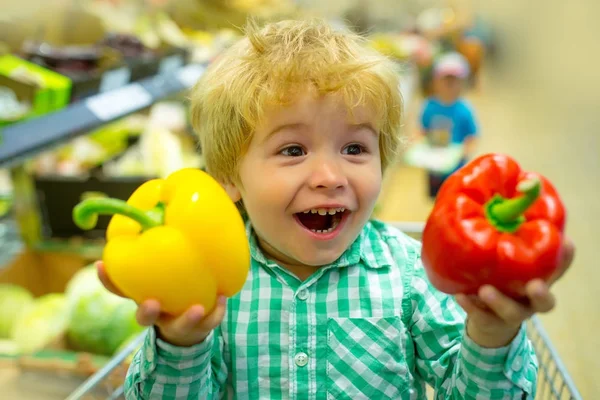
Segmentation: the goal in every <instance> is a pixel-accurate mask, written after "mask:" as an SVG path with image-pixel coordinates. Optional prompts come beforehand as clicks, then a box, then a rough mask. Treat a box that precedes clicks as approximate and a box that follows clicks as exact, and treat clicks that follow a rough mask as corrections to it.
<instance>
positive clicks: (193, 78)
mask: <svg viewBox="0 0 600 400" xmlns="http://www.w3.org/2000/svg"><path fill="white" fill-rule="evenodd" d="M205 70H206V68H205V67H204V66H203V65H200V64H190V65H187V66H186V67H184V68H182V69H180V70H179V73H178V74H177V79H179V82H181V83H182V84H183V86H185V87H186V88H191V87H192V86H194V85H195V84H196V82H198V79H200V77H201V76H202V74H203V73H204V71H205Z"/></svg>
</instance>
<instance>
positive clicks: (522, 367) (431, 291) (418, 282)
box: [411, 260, 538, 400]
mask: <svg viewBox="0 0 600 400" xmlns="http://www.w3.org/2000/svg"><path fill="white" fill-rule="evenodd" d="M411 282H412V283H411V290H412V295H411V301H412V306H413V317H412V321H411V323H412V326H411V335H412V337H413V342H414V345H415V355H416V370H417V373H418V374H419V375H420V376H421V377H422V378H423V379H424V380H425V381H426V382H427V383H429V384H430V385H431V386H432V387H433V388H434V389H435V392H436V397H435V398H436V399H457V398H460V399H464V398H468V399H471V398H477V399H479V398H482V399H483V398H485V399H519V400H520V399H525V398H526V399H533V398H534V397H535V390H536V380H537V371H538V364H537V359H536V356H535V352H534V350H533V346H532V345H531V342H530V341H529V339H528V338H527V335H526V331H525V325H523V326H522V328H521V329H520V331H519V333H518V334H517V336H516V337H515V339H513V341H512V342H511V343H510V344H509V345H508V346H506V347H502V348H496V349H489V348H483V347H481V346H479V345H478V344H477V343H475V342H474V341H473V340H471V338H470V337H469V336H468V335H467V334H466V333H464V332H465V329H464V328H465V313H464V311H463V310H462V308H460V306H459V305H458V304H457V303H456V302H455V300H454V298H453V297H451V296H448V295H446V294H444V293H441V292H439V291H437V290H436V289H435V288H434V287H432V286H431V284H430V283H429V280H428V279H427V277H426V274H425V271H424V269H423V267H422V264H421V262H420V260H418V262H417V264H416V265H415V268H414V270H413V277H412V279H411Z"/></svg>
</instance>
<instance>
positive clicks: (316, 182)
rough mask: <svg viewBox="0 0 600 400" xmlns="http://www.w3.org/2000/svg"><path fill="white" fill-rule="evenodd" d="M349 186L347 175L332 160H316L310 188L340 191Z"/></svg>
mask: <svg viewBox="0 0 600 400" xmlns="http://www.w3.org/2000/svg"><path fill="white" fill-rule="evenodd" d="M346 185H348V179H347V177H346V174H345V173H344V171H343V170H342V167H341V166H340V165H339V163H338V162H337V161H336V160H335V159H332V158H328V159H325V158H319V159H318V160H314V164H313V167H312V174H311V177H310V186H311V188H312V189H338V188H343V187H345V186H346Z"/></svg>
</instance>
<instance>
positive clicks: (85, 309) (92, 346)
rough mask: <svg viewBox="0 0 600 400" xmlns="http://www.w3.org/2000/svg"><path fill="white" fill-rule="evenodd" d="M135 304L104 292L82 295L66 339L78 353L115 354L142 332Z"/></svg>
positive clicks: (73, 314) (98, 291)
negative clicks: (129, 339) (125, 342)
mask: <svg viewBox="0 0 600 400" xmlns="http://www.w3.org/2000/svg"><path fill="white" fill-rule="evenodd" d="M135 310H136V305H135V303H134V302H133V301H131V300H127V299H123V298H121V297H118V296H115V295H113V294H112V293H110V292H108V291H106V290H105V289H102V290H97V291H95V292H91V293H86V294H84V295H83V296H81V297H80V298H79V300H78V302H77V304H76V305H75V308H74V309H73V312H72V315H71V322H70V324H69V329H68V331H67V338H68V341H69V344H70V346H71V347H73V348H74V349H75V350H80V351H88V352H90V353H94V354H104V355H112V354H113V353H114V352H115V351H116V350H117V349H118V348H119V347H120V346H121V345H122V344H123V342H124V341H125V340H127V339H128V338H130V337H131V336H132V335H134V334H136V333H139V332H141V331H142V327H141V326H139V325H138V324H137V322H136V320H135Z"/></svg>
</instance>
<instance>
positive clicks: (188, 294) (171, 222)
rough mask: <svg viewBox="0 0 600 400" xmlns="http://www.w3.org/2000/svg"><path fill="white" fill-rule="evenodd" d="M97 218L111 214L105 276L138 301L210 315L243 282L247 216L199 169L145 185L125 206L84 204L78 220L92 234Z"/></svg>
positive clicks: (117, 202) (114, 202)
mask: <svg viewBox="0 0 600 400" xmlns="http://www.w3.org/2000/svg"><path fill="white" fill-rule="evenodd" d="M99 214H105V215H106V214H108V215H113V214H114V216H113V217H112V218H111V220H110V223H109V225H108V229H107V231H106V240H107V243H106V246H105V248H104V253H103V260H104V263H105V268H106V273H107V274H108V276H109V277H110V279H111V280H112V281H113V282H114V284H115V285H116V286H117V287H118V288H119V289H120V290H121V291H122V292H123V293H124V294H125V295H126V296H128V297H129V298H132V299H134V300H135V301H136V302H138V303H140V302H142V301H144V300H146V299H149V298H153V299H157V300H158V301H159V302H160V303H161V306H162V308H163V309H164V311H165V312H167V313H170V314H173V315H177V314H180V313H182V312H183V311H185V310H186V309H187V308H189V307H190V306H191V305H194V304H202V305H203V306H204V307H205V309H206V311H207V312H210V311H211V310H212V309H213V307H214V305H215V301H216V298H217V294H223V295H225V296H232V295H234V294H235V293H237V292H238V291H239V290H240V289H241V287H242V285H243V284H244V282H245V280H246V276H247V274H248V269H249V267H250V250H249V245H248V241H247V239H246V233H245V228H244V223H243V220H242V217H241V215H240V213H239V211H238V209H237V207H236V206H235V204H234V203H233V202H232V201H231V200H230V198H229V196H228V195H227V193H226V192H225V190H224V189H223V187H222V186H221V185H220V184H219V183H218V182H217V181H215V180H214V179H213V178H212V177H211V176H210V175H208V174H206V173H205V172H203V171H201V170H198V169H182V170H179V171H177V172H174V173H173V174H171V175H169V177H167V178H166V179H164V180H163V179H154V180H151V181H148V182H146V183H144V184H143V185H141V186H140V187H139V188H138V189H137V190H136V191H135V192H134V193H133V194H132V195H131V197H130V198H129V199H128V200H127V202H125V201H123V200H119V199H111V198H90V199H86V200H84V201H82V202H81V203H80V204H78V205H77V206H76V207H75V208H74V210H73V219H74V221H75V223H76V224H77V225H79V226H80V227H81V228H82V229H92V228H93V227H94V226H95V225H96V222H97V217H98V215H99ZM166 265H168V266H169V267H168V275H165V266H166Z"/></svg>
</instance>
